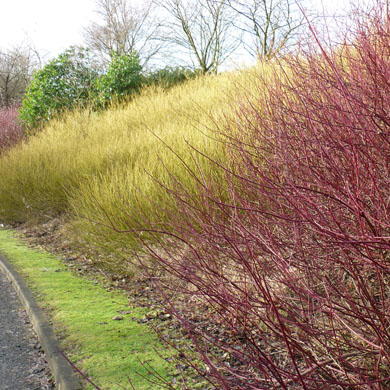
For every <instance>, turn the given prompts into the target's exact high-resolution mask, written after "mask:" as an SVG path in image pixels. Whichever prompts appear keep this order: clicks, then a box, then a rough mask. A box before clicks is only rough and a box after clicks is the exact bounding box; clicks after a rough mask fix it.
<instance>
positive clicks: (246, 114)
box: [145, 2, 390, 390]
mask: <svg viewBox="0 0 390 390" xmlns="http://www.w3.org/2000/svg"><path fill="white" fill-rule="evenodd" d="M382 5H383V4H382V3H381V2H378V4H377V7H376V10H375V12H374V13H371V14H370V15H369V16H366V17H365V18H364V19H360V20H358V21H357V24H356V26H357V27H356V30H355V31H354V35H353V37H352V38H350V39H349V41H348V42H349V43H348V44H345V45H342V46H340V47H337V48H336V49H334V50H330V51H327V52H325V51H323V50H322V49H321V47H320V49H321V50H320V51H319V50H312V51H310V52H308V53H300V54H299V55H297V56H296V57H291V56H290V57H288V58H286V59H285V60H284V62H283V68H282V70H281V69H280V68H278V67H277V68H275V74H274V77H273V79H272V82H270V81H269V76H267V80H265V78H264V79H263V78H262V77H261V75H259V79H258V91H259V98H258V101H256V98H254V97H253V93H252V94H251V98H250V102H249V101H245V100H242V101H241V102H239V104H238V105H237V106H236V107H235V110H236V119H237V120H236V121H235V122H234V123H232V122H230V124H227V125H226V126H225V127H223V128H220V130H221V135H222V136H224V137H226V138H225V139H226V143H225V146H226V147H228V148H229V150H230V153H231V156H232V158H231V161H234V164H226V166H222V165H220V164H219V163H216V162H215V166H214V169H215V170H221V171H223V172H224V174H225V183H224V184H223V185H222V186H221V185H220V184H221V183H219V182H218V181H216V180H215V179H214V177H215V175H213V173H212V172H201V171H199V172H193V171H191V170H190V169H189V172H188V173H189V175H192V176H193V177H194V188H193V189H192V190H191V191H187V190H186V189H185V187H184V186H182V185H181V183H180V182H178V181H175V178H174V177H172V186H171V188H164V191H166V192H167V193H169V194H170V196H171V199H172V202H171V203H170V204H167V205H166V209H165V210H158V212H159V213H164V212H165V213H166V214H168V215H169V223H165V226H164V227H163V228H162V227H161V226H159V227H158V228H157V227H156V226H150V230H154V231H156V242H157V243H158V244H156V243H153V244H149V245H148V244H147V243H146V242H145V246H146V247H147V248H148V249H149V251H150V253H151V254H152V255H153V257H154V259H155V260H156V261H157V263H158V264H160V265H161V266H162V267H163V268H164V269H165V270H166V271H168V273H169V274H171V277H170V278H168V280H167V282H166V283H163V280H160V282H159V285H160V286H161V289H162V291H164V288H165V287H170V288H171V289H172V290H173V291H180V292H181V293H184V294H185V295H186V296H187V298H186V299H187V301H186V305H180V306H176V305H174V298H172V295H168V296H169V297H170V298H167V299H168V306H169V307H170V309H171V311H172V312H173V314H174V315H175V316H176V317H177V318H178V319H179V320H180V322H181V324H182V325H183V326H184V328H185V329H186V330H187V332H188V334H189V336H190V337H191V338H192V341H193V343H194V346H195V349H196V350H197V352H198V353H199V356H200V357H201V359H202V360H203V362H204V363H205V365H206V367H207V369H205V370H202V369H201V368H199V367H198V369H199V372H200V373H202V374H204V375H205V376H206V377H207V378H209V380H210V381H211V382H212V383H214V384H215V386H216V387H217V388H221V389H245V390H247V389H307V390H309V389H310V390H311V389H318V390H323V389H378V390H379V389H383V390H384V389H389V388H390V25H389V21H388V18H387V16H386V15H385V13H384V12H383V9H384V8H383V7H382ZM198 153H199V154H201V152H198ZM202 158H204V156H202ZM232 166H233V168H232ZM145 220H146V217H145ZM161 231H165V232H166V234H165V235H162V236H161ZM161 237H162V238H161ZM183 306H184V307H183ZM196 313H201V314H200V315H197V314H196ZM205 319H207V321H205ZM210 324H214V326H212V325H210Z"/></svg>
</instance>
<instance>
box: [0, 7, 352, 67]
mask: <svg viewBox="0 0 390 390" xmlns="http://www.w3.org/2000/svg"><path fill="white" fill-rule="evenodd" d="M320 1H321V0H309V3H310V2H311V3H313V4H314V3H316V4H317V3H319V2H320ZM323 3H324V6H325V8H326V9H327V10H329V11H330V10H337V9H338V8H339V9H340V8H342V7H344V6H346V5H347V4H348V3H349V1H348V0H323ZM0 4H1V5H0V15H1V21H0V49H1V48H9V47H12V46H15V45H19V44H21V43H22V42H28V43H32V44H33V45H34V46H35V48H36V49H37V50H38V51H39V53H41V55H46V59H47V57H48V58H52V57H54V56H56V55H58V54H59V53H61V52H63V51H64V50H65V49H66V48H68V47H69V46H71V45H82V44H83V38H82V34H81V32H82V29H83V27H86V26H88V24H89V23H90V21H91V20H93V19H96V14H95V12H94V10H95V8H96V7H95V0H0Z"/></svg>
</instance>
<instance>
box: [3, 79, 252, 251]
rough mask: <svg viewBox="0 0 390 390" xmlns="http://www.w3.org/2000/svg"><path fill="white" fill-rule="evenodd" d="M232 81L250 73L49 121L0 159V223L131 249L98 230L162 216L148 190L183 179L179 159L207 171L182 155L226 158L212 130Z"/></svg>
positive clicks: (159, 202) (157, 196)
mask: <svg viewBox="0 0 390 390" xmlns="http://www.w3.org/2000/svg"><path fill="white" fill-rule="evenodd" d="M250 80H252V81H250ZM242 83H245V84H248V83H253V77H252V73H251V72H246V73H239V72H236V73H226V74H222V75H218V76H206V77H200V78H198V79H196V80H191V81H189V82H187V83H186V84H184V85H181V86H178V87H175V88H173V89H171V90H169V91H162V90H159V89H158V88H149V89H145V90H144V91H143V92H142V93H141V94H140V96H138V97H137V98H135V99H133V100H132V101H130V102H129V103H127V104H122V105H118V106H114V107H111V108H110V109H108V110H106V111H102V112H91V111H89V110H79V111H77V110H76V111H73V112H71V113H67V114H65V115H64V116H63V117H62V118H59V119H56V120H53V121H51V122H50V123H49V124H48V125H47V126H46V127H45V128H44V129H43V130H42V131H41V132H40V133H38V134H36V135H35V136H33V137H30V139H29V140H28V141H26V142H25V143H23V144H20V145H19V146H17V147H15V148H14V149H12V150H10V151H9V152H8V153H7V154H5V155H3V156H2V158H1V159H0V172H1V175H0V219H1V221H3V222H15V221H17V222H26V221H31V220H36V221H38V222H42V221H45V220H48V219H51V218H53V217H57V216H65V218H66V221H67V226H68V234H70V235H72V233H76V234H73V238H75V237H77V239H78V241H80V242H81V243H88V244H90V245H92V246H93V245H97V244H99V246H102V247H105V248H106V249H108V250H109V251H111V250H113V249H115V248H119V247H120V248H122V247H125V246H126V245H127V244H129V245H130V246H131V245H133V243H134V241H133V238H132V236H131V235H120V236H119V235H118V234H116V233H115V232H113V231H112V230H111V229H107V228H106V227H104V226H105V225H110V219H112V221H115V225H116V226H117V227H118V228H120V229H127V230H128V229H129V228H137V221H139V217H140V215H139V213H140V212H141V213H143V214H144V216H146V217H147V216H148V215H149V214H150V215H152V214H156V213H155V212H156V211H158V210H159V209H160V210H161V211H163V210H164V196H163V195H162V193H163V191H161V189H160V185H159V184H157V182H160V183H167V182H168V181H169V177H170V173H174V175H175V176H179V177H180V178H181V181H183V178H184V179H185V177H186V175H188V171H186V169H185V168H184V166H183V164H181V163H179V159H180V158H181V159H183V160H184V161H186V162H187V163H188V164H189V166H190V167H191V168H192V169H195V170H196V169H198V167H201V168H202V169H205V170H207V169H208V168H207V167H208V166H210V162H209V161H208V160H207V159H205V158H202V156H200V155H199V154H197V153H195V152H194V150H193V149H192V148H196V149H199V150H201V151H203V152H206V153H207V155H208V156H213V158H215V159H216V160H218V159H226V156H225V150H224V146H223V144H221V143H219V142H218V141H217V140H216V139H215V135H214V134H213V131H212V130H213V128H215V126H216V122H215V121H216V120H217V121H221V120H222V112H226V111H229V110H227V107H229V102H231V101H232V99H233V97H234V96H236V95H237V86H238V85H240V84H242ZM223 120H226V115H225V116H224V119H223ZM172 151H174V153H173V152H172ZM211 165H212V164H211ZM210 169H212V168H210ZM189 185H191V184H190V181H189ZM221 185H223V184H222V182H221ZM148 210H150V211H153V213H152V212H151V213H149V214H148ZM157 214H158V213H157ZM162 214H163V212H162ZM111 217H112V218H111ZM154 218H156V215H154ZM155 222H156V224H158V221H155ZM96 234H97V235H98V236H97V235H96ZM102 235H103V236H104V237H105V238H102ZM110 243H111V244H110ZM100 244H101V245H100Z"/></svg>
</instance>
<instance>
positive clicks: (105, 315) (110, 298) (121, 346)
mask: <svg viewBox="0 0 390 390" xmlns="http://www.w3.org/2000/svg"><path fill="white" fill-rule="evenodd" d="M0 252H1V253H2V254H3V255H4V256H5V257H6V258H7V259H8V260H9V262H10V263H11V264H12V265H13V266H14V268H15V269H16V270H17V271H18V272H19V273H20V274H21V276H22V277H23V278H24V280H25V281H26V283H27V285H28V286H29V287H30V289H31V290H32V291H33V293H34V295H35V296H36V298H37V300H38V302H39V303H40V305H41V306H42V307H43V308H44V309H46V310H47V312H48V314H49V318H50V319H51V322H52V323H53V328H54V332H55V333H57V335H58V336H59V338H60V340H61V345H62V347H63V348H64V350H65V352H66V354H67V356H68V357H69V358H70V359H71V361H72V362H73V363H74V364H75V365H76V366H77V367H78V368H79V369H81V370H82V372H84V373H86V374H87V375H88V377H90V378H91V379H92V380H93V381H94V382H95V383H96V384H97V385H98V386H99V387H100V388H101V389H110V390H113V389H122V388H130V384H129V381H128V379H127V377H130V378H131V381H132V383H133V385H134V387H135V388H136V389H137V390H143V389H145V390H146V389H148V390H152V389H157V388H159V387H158V386H157V385H154V384H152V383H151V382H149V381H148V380H147V379H145V377H148V373H147V370H146V368H145V367H144V365H143V364H142V362H147V364H148V365H150V366H151V367H153V369H154V370H156V371H157V372H158V373H159V374H160V375H162V376H163V377H167V372H168V370H169V368H168V363H167V362H166V361H165V360H164V358H163V355H164V354H166V353H167V351H166V346H164V345H163V344H162V343H161V342H160V340H159V339H158V337H157V336H156V335H155V333H154V332H153V331H152V330H150V329H149V328H148V327H147V326H146V325H143V324H140V323H138V322H137V321H136V320H137V319H139V318H143V317H144V315H145V309H142V308H134V307H129V305H128V299H127V297H126V294H125V293H122V292H120V291H108V290H107V289H105V288H104V287H102V286H101V285H100V284H97V283H96V281H95V282H94V281H93V280H90V279H87V278H86V277H81V276H79V275H78V274H76V273H74V272H72V271H71V270H69V268H68V267H67V266H66V265H65V264H64V263H63V262H62V261H61V260H60V259H58V258H57V257H55V256H53V255H52V254H50V253H48V252H44V251H41V250H37V249H31V248H29V247H27V246H26V245H25V244H23V243H22V242H21V241H20V240H19V239H17V238H16V237H15V234H14V232H13V231H11V230H5V229H0ZM119 313H121V314H119ZM118 315H120V316H122V317H123V319H122V320H114V319H113V318H115V317H116V316H118ZM140 374H141V375H140ZM121 386H122V387H121ZM85 388H86V389H92V388H93V387H92V386H91V385H89V384H85Z"/></svg>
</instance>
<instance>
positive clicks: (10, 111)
mask: <svg viewBox="0 0 390 390" xmlns="http://www.w3.org/2000/svg"><path fill="white" fill-rule="evenodd" d="M18 118H19V112H18V106H10V107H3V108H0V153H1V152H3V151H4V150H6V149H7V148H9V147H11V146H12V145H15V144H16V143H18V142H19V141H20V140H21V139H22V138H23V132H22V126H21V122H19V120H18Z"/></svg>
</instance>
